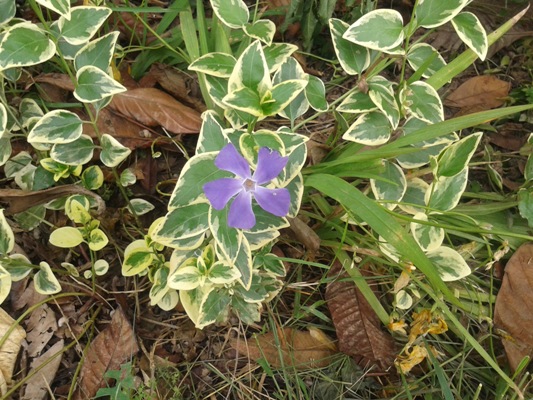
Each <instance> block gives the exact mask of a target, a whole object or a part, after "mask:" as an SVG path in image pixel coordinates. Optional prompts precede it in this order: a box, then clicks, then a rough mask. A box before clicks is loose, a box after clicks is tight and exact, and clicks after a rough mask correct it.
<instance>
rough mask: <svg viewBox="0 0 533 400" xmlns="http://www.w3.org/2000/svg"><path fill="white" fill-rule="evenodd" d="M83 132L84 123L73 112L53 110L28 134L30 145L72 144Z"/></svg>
mask: <svg viewBox="0 0 533 400" xmlns="http://www.w3.org/2000/svg"><path fill="white" fill-rule="evenodd" d="M82 132H83V121H82V120H81V119H80V118H79V117H78V116H77V115H76V114H74V113H73V112H70V111H66V110H53V111H50V112H48V113H46V114H45V115H44V116H43V117H42V118H41V119H40V120H39V121H38V122H37V123H36V124H35V126H34V127H33V129H32V130H31V131H30V133H29V134H28V139H27V140H28V142H29V143H36V142H37V143H70V142H73V141H74V140H76V139H78V138H79V137H80V136H81V134H82Z"/></svg>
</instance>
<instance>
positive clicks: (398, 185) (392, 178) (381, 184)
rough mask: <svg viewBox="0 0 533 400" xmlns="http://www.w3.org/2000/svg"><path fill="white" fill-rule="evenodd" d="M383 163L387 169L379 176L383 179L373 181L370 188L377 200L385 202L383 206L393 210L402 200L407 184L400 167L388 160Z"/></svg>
mask: <svg viewBox="0 0 533 400" xmlns="http://www.w3.org/2000/svg"><path fill="white" fill-rule="evenodd" d="M383 163H384V166H385V169H384V171H383V172H382V173H380V174H379V177H380V178H381V179H371V180H370V186H371V187H372V192H373V193H374V196H375V197H376V199H377V200H378V201H384V203H383V206H384V207H386V208H388V209H389V210H393V209H394V208H395V207H396V203H398V202H399V201H400V200H401V199H402V197H403V195H404V193H405V190H406V187H407V183H406V181H405V175H404V174H403V170H402V169H401V168H400V167H398V166H397V165H396V164H394V163H392V162H390V161H388V160H384V161H383ZM388 202H390V203H388Z"/></svg>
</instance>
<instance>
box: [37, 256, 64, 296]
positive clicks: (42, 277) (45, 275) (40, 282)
mask: <svg viewBox="0 0 533 400" xmlns="http://www.w3.org/2000/svg"><path fill="white" fill-rule="evenodd" d="M33 283H34V285H35V290H36V291H37V293H40V294H46V295H48V294H55V293H59V292H60V291H61V285H60V284H59V281H58V280H57V278H56V277H55V275H54V273H53V272H52V268H50V265H48V263H46V262H44V261H42V262H41V263H39V271H38V272H37V273H36V274H35V275H34V277H33Z"/></svg>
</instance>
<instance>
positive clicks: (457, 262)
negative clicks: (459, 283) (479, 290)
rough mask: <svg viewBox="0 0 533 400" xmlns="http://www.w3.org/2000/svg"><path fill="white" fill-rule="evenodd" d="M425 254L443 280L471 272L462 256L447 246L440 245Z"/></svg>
mask: <svg viewBox="0 0 533 400" xmlns="http://www.w3.org/2000/svg"><path fill="white" fill-rule="evenodd" d="M426 255H427V257H428V258H429V259H430V260H431V262H432V263H433V264H434V265H435V267H436V269H437V273H438V274H439V276H440V277H441V279H442V280H443V281H444V282H451V281H456V280H459V279H462V278H464V277H466V276H468V275H470V273H471V272H472V271H471V270H470V267H469V266H468V264H467V263H466V261H465V260H464V258H463V257H462V256H461V255H460V254H459V253H458V252H457V251H455V250H454V249H451V248H449V247H445V246H441V247H439V248H438V249H436V250H433V251H429V252H427V254H426Z"/></svg>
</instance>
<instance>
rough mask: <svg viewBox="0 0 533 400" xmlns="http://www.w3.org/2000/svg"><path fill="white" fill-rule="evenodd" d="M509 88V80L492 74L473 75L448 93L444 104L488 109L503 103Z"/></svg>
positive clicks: (462, 107) (479, 109) (470, 108)
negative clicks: (503, 79) (506, 80)
mask: <svg viewBox="0 0 533 400" xmlns="http://www.w3.org/2000/svg"><path fill="white" fill-rule="evenodd" d="M510 88H511V84H510V83H509V82H505V81H502V80H501V79H498V78H496V77H495V76H494V75H481V76H475V77H473V78H470V79H468V80H467V81H466V82H464V83H463V84H462V85H461V86H459V87H458V88H457V89H455V90H454V91H453V92H452V93H451V94H450V95H448V97H446V100H445V101H444V105H446V106H448V107H456V108H461V109H463V110H476V111H482V110H490V109H491V108H496V107H500V106H501V105H503V104H504V103H505V98H506V97H507V96H508V95H509V89H510Z"/></svg>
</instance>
